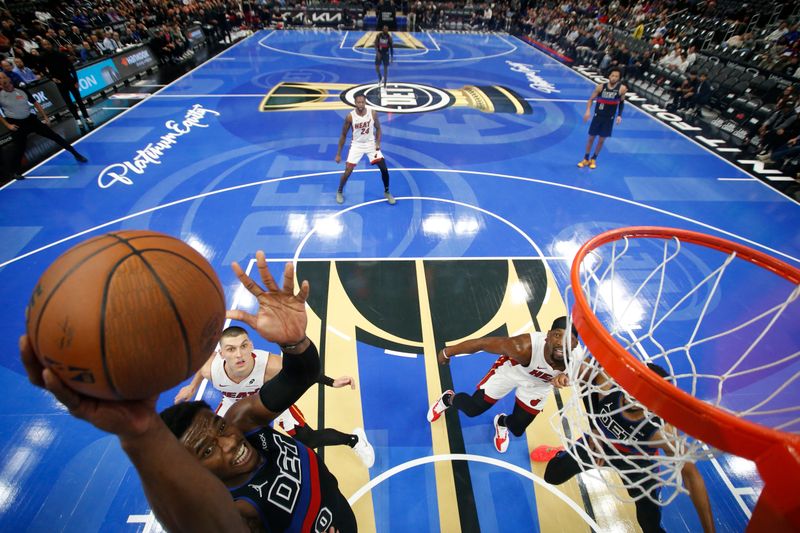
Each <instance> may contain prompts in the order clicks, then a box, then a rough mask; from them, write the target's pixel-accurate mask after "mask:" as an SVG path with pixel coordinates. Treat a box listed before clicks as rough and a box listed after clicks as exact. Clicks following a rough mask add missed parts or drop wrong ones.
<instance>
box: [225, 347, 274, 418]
mask: <svg viewBox="0 0 800 533" xmlns="http://www.w3.org/2000/svg"><path fill="white" fill-rule="evenodd" d="M252 356H253V359H255V365H253V371H252V372H250V375H248V376H247V377H246V378H244V379H243V380H241V381H240V382H239V383H236V382H235V381H233V380H232V379H231V378H229V377H228V374H226V373H225V359H223V358H222V356H221V355H218V356H216V357H215V358H214V361H212V363H211V384H212V385H213V386H214V388H215V389H217V390H218V391H220V392H221V393H222V402H220V404H219V407H217V414H218V415H219V416H224V415H225V413H226V412H227V411H228V409H230V408H231V406H232V405H233V404H235V403H236V402H237V401H239V400H241V399H242V398H246V397H248V396H250V395H252V394H255V393H256V392H258V389H260V388H261V385H263V384H264V372H265V371H266V369H267V362H268V361H269V352H265V351H264V350H253V353H252Z"/></svg>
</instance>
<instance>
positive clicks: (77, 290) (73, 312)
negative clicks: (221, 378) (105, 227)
mask: <svg viewBox="0 0 800 533" xmlns="http://www.w3.org/2000/svg"><path fill="white" fill-rule="evenodd" d="M224 321H225V296H224V293H223V291H222V287H221V285H220V282H219V280H218V279H217V275H216V273H215V272H214V270H213V269H212V267H211V265H210V264H209V263H208V261H206V259H205V258H204V257H203V256H202V255H200V254H199V253H198V252H197V251H195V250H194V249H193V248H192V247H191V246H189V245H188V244H186V243H184V242H183V241H181V240H179V239H176V238H174V237H170V236H169V235H164V234H161V233H156V232H152V231H120V232H114V233H109V234H106V235H103V236H100V237H95V238H92V239H89V240H86V241H84V242H82V243H80V244H78V245H76V246H74V247H72V248H70V249H69V250H67V251H66V252H65V253H64V254H62V255H61V256H60V257H58V259H56V260H55V261H54V262H53V263H52V264H51V265H50V266H49V267H48V268H47V270H46V271H45V272H44V274H42V276H41V278H39V282H38V283H37V284H36V287H35V289H34V291H33V294H32V295H31V298H30V301H29V303H28V309H27V316H26V328H27V333H28V337H29V339H30V342H31V345H32V347H33V349H34V351H35V352H36V355H37V357H38V358H39V360H40V361H41V362H42V364H43V365H45V366H46V367H49V368H51V369H53V370H54V371H55V372H56V374H58V375H59V377H60V378H61V379H62V380H63V381H64V383H66V384H67V385H68V386H69V387H70V388H72V389H74V390H76V391H78V392H80V393H82V394H86V395H87V396H93V397H95V398H101V399H106V400H137V399H143V398H148V397H151V396H153V395H155V394H158V393H160V392H163V391H165V390H168V389H170V388H172V387H174V386H175V385H177V384H178V383H180V382H181V381H183V380H184V379H186V378H187V377H189V376H191V375H192V374H194V373H195V372H196V371H197V369H198V368H200V367H201V366H202V365H203V363H204V362H205V361H206V360H207V359H208V358H209V356H210V355H211V353H212V351H213V350H214V347H215V345H216V343H217V341H218V340H219V336H220V333H221V331H222V327H223V324H224Z"/></svg>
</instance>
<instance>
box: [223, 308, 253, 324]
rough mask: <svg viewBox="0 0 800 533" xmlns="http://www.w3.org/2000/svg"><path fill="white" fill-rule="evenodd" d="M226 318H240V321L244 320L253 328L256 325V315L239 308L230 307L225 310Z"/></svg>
mask: <svg viewBox="0 0 800 533" xmlns="http://www.w3.org/2000/svg"><path fill="white" fill-rule="evenodd" d="M225 318H230V319H231V320H238V321H239V322H244V323H245V324H247V325H248V326H250V327H251V328H254V327H256V317H255V315H251V314H250V313H247V312H245V311H241V310H239V309H229V310H227V311H225Z"/></svg>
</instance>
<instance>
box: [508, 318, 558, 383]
mask: <svg viewBox="0 0 800 533" xmlns="http://www.w3.org/2000/svg"><path fill="white" fill-rule="evenodd" d="M530 336H531V362H530V363H529V364H528V366H524V365H521V364H515V365H513V368H514V370H515V371H516V372H518V373H519V374H521V375H522V376H524V377H526V378H529V379H530V378H531V377H534V378H537V379H539V380H540V381H543V382H544V383H550V380H551V379H553V378H554V377H555V376H556V374H560V371H558V370H556V369H555V368H553V367H552V366H550V365H549V364H548V362H547V360H546V359H545V358H544V344H545V340H546V338H547V333H543V332H541V331H534V332H532V333H531V334H530Z"/></svg>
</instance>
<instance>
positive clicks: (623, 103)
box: [617, 100, 625, 117]
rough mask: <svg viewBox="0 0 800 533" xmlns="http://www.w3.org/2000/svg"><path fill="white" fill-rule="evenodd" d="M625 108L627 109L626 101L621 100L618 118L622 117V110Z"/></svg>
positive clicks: (618, 107)
mask: <svg viewBox="0 0 800 533" xmlns="http://www.w3.org/2000/svg"><path fill="white" fill-rule="evenodd" d="M624 107H625V100H620V101H619V106H617V116H618V117H621V116H622V108H624Z"/></svg>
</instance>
